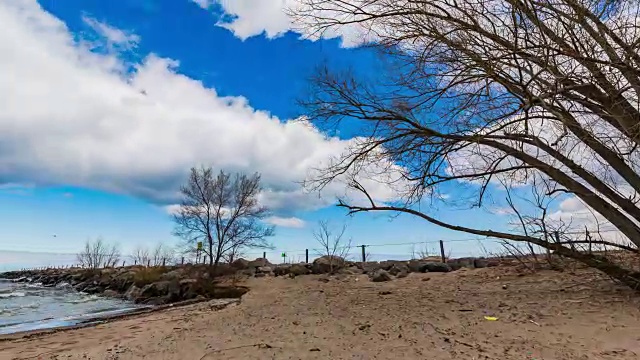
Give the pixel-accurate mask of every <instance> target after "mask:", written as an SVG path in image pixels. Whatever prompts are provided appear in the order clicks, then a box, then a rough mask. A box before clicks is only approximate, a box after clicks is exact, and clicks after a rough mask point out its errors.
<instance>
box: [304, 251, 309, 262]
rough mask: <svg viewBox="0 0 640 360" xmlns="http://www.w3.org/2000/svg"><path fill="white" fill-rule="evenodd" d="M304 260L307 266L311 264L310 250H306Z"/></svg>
mask: <svg viewBox="0 0 640 360" xmlns="http://www.w3.org/2000/svg"><path fill="white" fill-rule="evenodd" d="M304 259H305V261H304V262H306V263H307V264H308V263H309V249H304Z"/></svg>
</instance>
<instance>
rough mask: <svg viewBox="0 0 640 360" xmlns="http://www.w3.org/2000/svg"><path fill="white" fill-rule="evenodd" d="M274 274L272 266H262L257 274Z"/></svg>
mask: <svg viewBox="0 0 640 360" xmlns="http://www.w3.org/2000/svg"><path fill="white" fill-rule="evenodd" d="M272 272H273V269H272V268H271V267H270V266H260V267H259V268H257V269H256V273H265V274H270V273H272Z"/></svg>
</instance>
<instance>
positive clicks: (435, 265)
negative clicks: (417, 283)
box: [420, 262, 451, 272]
mask: <svg viewBox="0 0 640 360" xmlns="http://www.w3.org/2000/svg"><path fill="white" fill-rule="evenodd" d="M449 271H451V267H450V266H449V265H447V264H445V263H441V262H427V263H424V264H423V265H422V266H421V267H420V272H449Z"/></svg>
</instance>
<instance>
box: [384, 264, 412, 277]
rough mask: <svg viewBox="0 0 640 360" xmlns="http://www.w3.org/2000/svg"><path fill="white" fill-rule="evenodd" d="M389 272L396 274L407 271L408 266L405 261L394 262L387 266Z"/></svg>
mask: <svg viewBox="0 0 640 360" xmlns="http://www.w3.org/2000/svg"><path fill="white" fill-rule="evenodd" d="M388 271H389V274H391V275H393V276H396V275H398V274H400V273H403V272H404V273H408V272H409V266H408V265H407V264H406V263H403V262H398V263H395V264H393V265H392V266H391V268H389V270H388Z"/></svg>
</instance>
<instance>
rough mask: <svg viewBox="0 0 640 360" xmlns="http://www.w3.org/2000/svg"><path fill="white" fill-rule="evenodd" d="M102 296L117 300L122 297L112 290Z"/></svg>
mask: <svg viewBox="0 0 640 360" xmlns="http://www.w3.org/2000/svg"><path fill="white" fill-rule="evenodd" d="M102 295H103V296H105V297H110V298H117V297H120V294H119V293H118V292H117V291H115V290H110V289H107V290H105V291H104V292H103V293H102Z"/></svg>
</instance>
